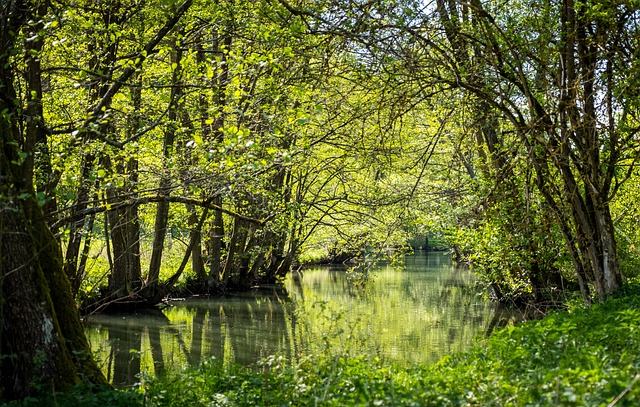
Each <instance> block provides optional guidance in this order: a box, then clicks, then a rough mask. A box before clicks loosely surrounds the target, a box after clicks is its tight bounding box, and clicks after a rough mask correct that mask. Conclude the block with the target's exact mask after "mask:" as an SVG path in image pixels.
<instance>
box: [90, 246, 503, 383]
mask: <svg viewBox="0 0 640 407" xmlns="http://www.w3.org/2000/svg"><path fill="white" fill-rule="evenodd" d="M347 270H348V268H347V267H316V268H313V269H308V270H305V271H304V276H303V277H302V278H301V279H289V280H288V281H287V282H286V284H285V287H284V289H282V288H277V287H272V288H269V289H265V290H261V291H256V292H253V293H250V294H245V295H242V296H234V297H230V298H229V297H227V298H224V299H204V298H203V299H189V300H186V301H176V302H174V303H173V306H172V307H169V308H166V309H164V310H162V311H161V312H160V311H158V312H156V313H147V314H139V315H119V316H114V315H98V316H93V317H90V318H89V319H87V321H86V325H87V329H86V331H87V336H88V338H89V340H90V342H91V346H92V348H93V350H94V352H95V354H96V356H97V359H98V360H99V361H100V363H101V364H102V368H103V370H104V372H105V374H106V375H107V376H108V378H109V380H111V381H112V382H113V383H114V384H115V385H127V384H133V383H135V382H136V381H138V380H139V379H138V378H137V375H138V374H139V373H141V372H144V373H147V374H150V375H154V374H162V373H164V372H166V371H169V370H176V369H183V368H185V367H187V366H190V365H197V364H198V363H199V362H200V361H201V360H202V358H210V357H212V356H213V357H215V358H217V359H219V360H221V361H223V362H224V363H241V364H245V365H252V364H254V363H256V362H257V361H258V360H260V359H261V358H263V357H266V356H269V355H273V354H279V355H284V356H286V357H288V358H290V359H293V360H295V359H296V358H298V357H300V356H303V355H306V354H309V353H310V352H322V353H333V352H344V351H349V352H352V353H362V352H365V353H367V354H374V355H379V356H380V357H381V358H383V360H387V361H390V362H396V363H400V364H404V365H410V364H415V363H430V362H433V361H435V360H437V359H439V358H441V357H442V356H443V355H445V354H447V353H451V352H457V351H463V350H465V349H467V348H468V347H469V346H470V345H471V344H472V343H473V342H474V339H475V338H476V337H477V336H478V335H482V334H484V333H485V332H486V331H487V330H490V329H492V328H493V326H494V325H495V324H496V323H498V322H499V320H500V314H499V313H498V312H496V310H495V306H494V305H493V304H491V303H489V302H487V301H485V300H483V299H482V297H480V296H478V295H477V294H476V291H475V290H474V289H473V288H472V285H473V281H474V279H473V277H472V275H471V274H470V273H469V272H468V271H466V270H463V269H456V268H455V267H453V266H452V265H451V261H450V258H449V256H447V255H445V254H441V253H428V254H425V253H420V254H417V255H413V256H407V258H406V268H404V269H399V268H393V267H390V266H387V265H382V266H378V267H376V268H375V269H374V270H373V271H372V272H370V273H368V274H361V273H348V272H347ZM365 281H366V283H365Z"/></svg>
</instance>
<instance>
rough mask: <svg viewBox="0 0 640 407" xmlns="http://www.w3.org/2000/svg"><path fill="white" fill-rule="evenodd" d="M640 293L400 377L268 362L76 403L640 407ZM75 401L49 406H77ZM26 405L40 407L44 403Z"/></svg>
mask: <svg viewBox="0 0 640 407" xmlns="http://www.w3.org/2000/svg"><path fill="white" fill-rule="evenodd" d="M638 349H640V283H638V282H635V283H633V284H630V285H629V286H628V287H627V288H626V289H625V290H623V292H621V293H620V294H618V295H617V296H616V297H614V298H611V299H609V300H607V301H605V302H603V303H602V304H595V305H593V306H591V307H583V306H580V305H578V306H575V307H572V308H571V309H570V310H569V311H563V312H557V313H553V314H551V315H549V316H547V317H545V318H544V319H542V320H539V321H531V322H527V323H523V324H521V325H519V326H517V327H513V326H512V327H508V328H506V329H503V330H500V331H496V332H494V333H493V334H492V335H491V337H490V338H488V339H487V340H486V341H485V343H483V344H481V345H477V346H476V347H474V348H473V349H472V350H471V351H469V352H466V353H463V354H458V355H451V356H447V357H445V358H443V359H442V360H440V361H439V362H438V363H436V364H435V365H432V366H420V367H413V368H408V369H400V368H396V367H393V366H389V365H387V364H385V363H384V362H383V361H381V360H380V359H378V358H376V357H374V356H356V355H348V354H343V355H339V356H332V357H326V356H319V357H303V358H301V359H300V360H298V361H297V362H296V363H294V364H292V363H291V362H290V361H287V360H285V359H283V358H278V357H272V358H269V359H267V360H265V361H264V362H263V363H262V364H261V366H259V367H258V369H256V370H249V369H247V368H239V367H234V366H223V365H221V364H219V363H216V362H214V361H209V362H205V363H203V364H202V365H201V367H200V368H199V369H196V370H191V371H187V372H185V373H182V374H179V375H175V376H172V377H168V378H164V379H151V380H148V381H147V380H142V381H141V382H142V385H141V387H140V388H139V389H138V392H137V393H135V392H133V391H129V392H106V393H98V394H91V395H87V394H84V395H82V397H84V398H83V400H81V401H82V405H96V406H98V405H100V406H107V405H114V406H115V405H119V406H133V405H146V406H185V405H188V406H205V405H206V406H210V405H230V406H255V405H270V406H273V405H294V406H312V405H322V406H343V405H372V406H378V405H381V406H421V405H437V406H447V405H451V406H459V405H482V406H488V405H496V406H504V405H513V406H523V405H562V406H571V405H575V406H583V405H605V406H607V405H609V406H613V405H615V406H631V405H638V404H640V383H638V379H639V378H640V352H639V351H638ZM77 397H79V394H75V395H73V394H72V395H59V396H58V397H57V399H56V400H55V402H54V401H53V399H49V401H50V403H49V405H57V406H64V405H78V399H77ZM37 401H38V402H37V403H36V400H33V401H32V402H29V401H27V402H25V403H23V404H22V405H24V406H35V405H38V406H41V405H46V404H43V400H42V399H40V400H37Z"/></svg>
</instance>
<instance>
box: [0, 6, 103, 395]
mask: <svg viewBox="0 0 640 407" xmlns="http://www.w3.org/2000/svg"><path fill="white" fill-rule="evenodd" d="M37 6H38V4H37V3H36V2H28V1H15V2H10V3H8V2H3V3H2V6H1V8H0V17H2V20H3V21H4V22H7V23H6V24H3V25H2V26H1V27H0V44H2V45H1V46H0V49H1V50H2V51H0V111H2V112H3V113H2V115H1V116H0V259H1V261H0V316H1V318H0V375H1V380H0V383H1V385H0V386H1V387H0V399H19V398H23V397H26V396H28V395H29V394H31V393H32V392H33V391H34V387H33V385H34V384H36V385H39V387H41V388H45V389H50V390H56V391H59V390H64V389H67V388H69V387H70V386H72V385H73V384H75V383H78V382H80V381H84V382H90V383H102V384H104V383H106V382H105V379H104V376H103V375H102V373H101V372H100V370H99V369H98V367H97V365H96V364H95V363H94V362H93V360H92V359H91V355H90V350H89V345H88V342H87V340H86V338H85V336H84V331H83V328H82V325H81V323H80V318H79V314H78V310H77V308H76V304H75V301H74V299H73V296H72V294H71V286H70V284H69V280H68V278H67V276H66V274H65V273H64V270H63V263H62V251H61V249H60V244H59V242H58V240H57V239H56V238H55V236H54V235H53V234H52V233H51V231H50V229H49V227H48V225H47V223H46V221H45V218H44V214H43V211H42V208H41V205H40V203H39V202H38V201H37V200H36V194H35V191H34V186H33V182H32V179H31V178H30V175H31V174H33V168H32V167H30V166H32V165H33V161H34V160H33V159H28V160H27V159H25V158H27V157H30V156H31V157H32V156H33V154H34V151H35V142H34V141H35V140H31V139H30V138H26V137H24V136H25V135H24V134H23V132H22V131H23V130H22V129H23V128H24V126H22V125H21V123H20V120H23V119H24V116H20V114H19V113H20V111H19V110H18V108H19V107H20V105H21V103H20V100H19V97H18V95H17V93H16V91H15V87H14V59H13V56H14V55H20V51H21V50H20V49H18V48H17V47H16V36H17V35H18V33H20V31H21V30H22V29H23V28H24V26H25V24H26V22H27V21H28V20H29V19H30V18H31V17H32V14H33V13H35V12H36V9H37ZM9 16H10V18H9Z"/></svg>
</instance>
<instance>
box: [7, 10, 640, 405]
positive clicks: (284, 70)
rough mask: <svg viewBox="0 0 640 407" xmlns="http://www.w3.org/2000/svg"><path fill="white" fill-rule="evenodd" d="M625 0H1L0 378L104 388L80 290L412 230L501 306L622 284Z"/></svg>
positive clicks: (147, 293)
mask: <svg viewBox="0 0 640 407" xmlns="http://www.w3.org/2000/svg"><path fill="white" fill-rule="evenodd" d="M638 10H640V4H639V3H638V0H616V1H613V2H603V1H599V0H558V1H556V2H542V1H538V0H532V1H528V2H523V1H519V0H513V1H509V2H506V3H505V2H496V1H492V0H488V1H479V0H473V1H471V2H469V3H467V2H457V1H453V0H434V1H427V2H425V1H422V0H389V1H386V0H382V1H342V0H300V1H298V0H296V1H287V0H277V1H269V0H257V1H253V2H246V1H245V2H223V1H207V0H182V1H178V0H163V1H156V2H144V1H138V0H105V1H102V0H99V1H98V0H61V1H36V0H15V1H5V2H1V3H0V22H1V24H0V181H1V182H0V258H1V261H2V264H1V266H2V267H1V268H0V293H1V298H0V312H1V313H2V319H1V323H0V331H1V335H2V337H1V338H0V352H1V354H0V357H1V359H0V362H1V364H0V373H2V374H3V378H4V377H11V379H10V380H9V379H7V383H9V382H11V383H14V385H13V386H7V387H5V383H4V382H3V383H2V387H0V395H1V396H3V397H4V396H5V395H6V397H8V398H20V397H24V396H27V395H29V394H30V393H31V390H30V388H29V383H30V382H31V381H33V380H35V379H36V378H38V379H39V380H43V381H48V382H49V383H50V384H51V385H52V386H58V387H63V388H64V387H69V386H71V385H73V384H74V383H76V382H79V381H80V382H82V381H84V382H90V383H94V384H99V383H101V382H103V381H104V378H103V377H101V375H100V373H99V372H98V370H97V368H96V367H95V365H94V364H93V363H92V362H91V360H90V359H81V358H80V356H79V355H85V354H86V351H87V343H86V340H85V338H84V336H83V334H82V329H81V325H80V321H79V318H78V313H77V309H76V308H77V305H78V304H81V305H82V306H83V307H84V308H83V309H84V310H86V311H91V312H101V311H107V310H112V309H119V310H122V309H125V310H130V309H132V308H136V307H150V306H155V305H156V304H158V303H159V302H160V301H161V300H162V299H163V298H164V297H166V296H167V295H168V294H169V293H171V292H172V290H174V289H175V287H176V285H177V284H180V283H181V284H182V286H183V288H185V289H186V290H188V292H191V293H205V294H209V293H226V292H229V291H231V290H247V289H249V288H250V287H252V286H254V285H257V284H273V283H278V282H281V281H282V279H283V278H284V277H285V276H286V275H287V273H289V272H290V271H291V270H292V269H293V268H294V267H296V266H298V265H299V264H300V263H301V262H303V261H310V260H325V261H340V262H342V261H345V260H350V259H351V260H363V259H364V258H377V257H379V256H384V255H387V254H389V253H397V251H396V250H404V249H405V248H407V242H408V241H409V240H410V239H411V238H416V237H418V236H420V237H421V238H424V237H426V236H433V235H435V236H437V237H438V238H444V239H445V240H446V241H447V242H448V244H449V245H450V246H451V249H452V250H453V251H454V252H455V255H456V257H457V259H458V260H459V261H461V262H463V261H464V262H467V263H469V264H471V265H472V266H473V268H474V270H475V271H476V272H477V273H478V274H480V275H481V276H482V277H483V278H484V281H485V283H486V284H487V285H488V286H490V287H491V288H492V292H493V296H494V297H495V299H497V300H499V301H502V302H513V303H516V304H524V303H529V304H530V303H537V304H545V305H552V306H555V305H558V303H559V302H562V301H564V300H565V299H566V298H569V297H567V296H565V295H564V294H565V292H571V291H573V292H578V291H579V293H580V295H581V296H582V299H583V300H584V301H585V302H587V303H589V302H592V301H594V300H600V299H603V298H606V297H607V296H608V295H610V294H612V293H615V292H616V291H618V290H620V289H621V288H622V287H623V285H624V281H625V279H626V278H628V277H630V276H633V275H635V274H637V269H636V267H637V266H638V264H640V260H639V259H640V254H639V251H638V238H639V236H638V230H639V228H638V217H637V216H636V214H637V213H638V211H639V209H638V208H639V206H638V202H637V199H635V197H636V196H637V190H638V177H639V174H638V170H637V162H638V159H639V158H640V103H639V100H640V96H639V95H638V91H637V89H638V88H639V87H638V84H639V83H640V65H639V64H640V62H639V61H640V57H639V54H638V53H639V51H638V50H640V43H639V41H640V23H639V21H640V14H639V13H640V12H639V11H638ZM43 327H44V328H43ZM43 355H44V356H43ZM82 357H84V356H82ZM35 359H37V360H41V361H42V363H41V364H35V365H32V364H31V363H30V362H31V361H32V360H35ZM4 375H6V376H4Z"/></svg>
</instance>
